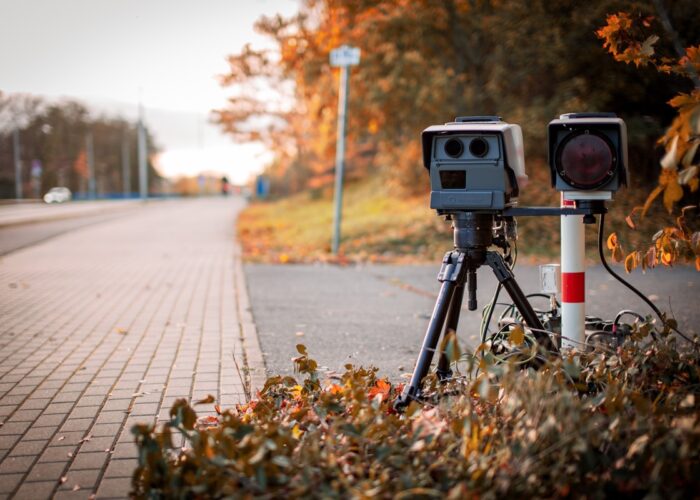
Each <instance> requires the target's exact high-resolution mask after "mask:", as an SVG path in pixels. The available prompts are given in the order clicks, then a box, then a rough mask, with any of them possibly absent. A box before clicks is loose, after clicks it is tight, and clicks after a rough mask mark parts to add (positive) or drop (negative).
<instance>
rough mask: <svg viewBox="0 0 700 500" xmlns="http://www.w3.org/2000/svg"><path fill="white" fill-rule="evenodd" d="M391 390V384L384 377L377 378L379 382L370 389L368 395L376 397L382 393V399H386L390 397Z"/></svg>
mask: <svg viewBox="0 0 700 500" xmlns="http://www.w3.org/2000/svg"><path fill="white" fill-rule="evenodd" d="M389 391H391V384H390V383H389V382H387V381H386V380H383V379H382V380H377V383H376V384H374V387H372V388H371V389H370V390H369V392H368V393H367V396H369V399H374V398H375V397H376V396H379V395H381V397H382V401H386V400H387V398H388V397H389Z"/></svg>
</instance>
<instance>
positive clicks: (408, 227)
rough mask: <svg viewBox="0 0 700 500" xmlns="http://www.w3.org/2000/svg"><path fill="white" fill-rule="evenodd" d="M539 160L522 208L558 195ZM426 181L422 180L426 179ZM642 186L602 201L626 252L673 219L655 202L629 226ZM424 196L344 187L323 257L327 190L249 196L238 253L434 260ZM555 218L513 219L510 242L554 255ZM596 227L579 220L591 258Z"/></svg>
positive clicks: (541, 257)
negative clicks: (335, 241)
mask: <svg viewBox="0 0 700 500" xmlns="http://www.w3.org/2000/svg"><path fill="white" fill-rule="evenodd" d="M547 172H548V171H547V169H546V167H545V166H544V165H540V166H539V168H536V169H534V172H533V174H532V175H531V177H530V184H529V185H528V186H527V187H526V188H525V189H524V190H523V193H522V195H521V197H520V199H519V203H520V204H521V205H522V206H556V205H557V204H558V202H559V193H557V192H555V191H554V190H553V189H551V188H550V186H549V178H548V173H547ZM426 182H427V179H426ZM648 191H649V189H647V188H644V187H639V186H637V187H635V188H631V189H625V190H622V191H621V192H619V193H618V194H617V195H616V197H615V200H614V201H613V202H611V203H609V204H608V205H609V215H608V216H607V217H606V221H607V225H606V234H609V233H611V232H613V231H614V232H617V233H618V235H619V237H620V240H621V241H622V245H623V249H624V250H625V251H627V252H630V251H632V250H634V249H635V248H642V247H643V246H644V245H646V246H649V245H650V244H651V236H652V235H653V234H654V233H655V232H656V231H658V230H659V229H661V228H662V227H663V226H665V225H671V226H673V225H675V217H673V216H669V215H668V214H666V213H665V212H664V211H663V208H662V207H661V204H660V203H659V204H657V206H655V207H654V208H653V209H652V210H651V211H650V214H649V215H648V216H647V217H646V218H645V219H644V220H637V221H636V222H637V226H638V230H637V231H632V230H631V229H630V228H629V227H628V226H627V224H626V223H625V217H626V216H627V215H628V214H629V213H630V211H631V210H632V207H634V206H638V205H641V204H642V203H643V202H644V199H645V195H646V193H647V192H648ZM428 200H429V195H428V193H427V192H426V194H424V195H420V196H410V197H406V196H400V195H397V194H396V193H393V192H392V191H391V190H389V189H388V188H387V187H386V186H385V185H384V184H383V183H382V182H381V181H380V180H379V179H369V180H365V181H362V182H356V183H354V184H350V185H348V186H347V187H346V190H345V196H344V203H343V205H344V208H343V224H342V240H341V248H340V250H341V252H340V256H339V257H335V256H333V255H331V253H330V249H331V235H332V227H333V198H332V193H331V192H330V191H329V192H326V193H321V192H317V191H309V192H303V193H300V194H297V195H294V196H290V197H288V198H283V199H280V200H273V201H267V202H258V201H256V202H253V203H252V204H251V205H250V206H248V207H247V208H246V209H245V210H244V211H243V213H242V214H241V217H240V219H239V223H238V232H239V238H240V240H241V242H242V245H243V250H244V258H245V259H246V260H247V261H249V262H250V261H252V262H277V263H287V262H315V261H330V262H340V263H343V262H353V261H378V262H436V261H439V260H441V258H442V256H443V254H444V252H446V251H447V250H450V249H451V248H452V231H451V228H450V225H449V224H448V223H446V222H445V221H444V220H442V218H440V217H437V216H436V214H435V212H434V211H433V210H431V209H430V208H429V201H428ZM559 226H560V221H559V217H520V218H519V219H518V233H519V239H518V247H519V250H520V255H521V257H524V258H525V261H528V260H529V261H536V262H541V261H545V260H552V259H555V260H556V259H558V257H559ZM596 235H597V226H595V225H592V226H587V228H586V240H587V251H588V253H587V255H588V258H589V260H590V261H591V262H598V256H597V250H596Z"/></svg>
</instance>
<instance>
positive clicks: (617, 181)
mask: <svg viewBox="0 0 700 500" xmlns="http://www.w3.org/2000/svg"><path fill="white" fill-rule="evenodd" d="M547 132H548V133H547V135H548V143H549V167H550V170H551V176H552V186H553V187H554V188H555V189H557V190H558V191H567V192H571V191H575V192H577V193H569V194H570V195H571V196H567V197H568V198H569V199H604V198H608V199H609V198H611V197H612V193H614V192H615V191H617V190H618V189H620V187H621V186H625V185H627V182H628V174H627V129H626V127H625V122H624V121H623V120H622V119H621V118H618V117H617V115H615V114H614V113H569V114H565V115H561V116H560V117H559V118H558V119H556V120H552V121H551V122H550V123H549V126H548V129H547Z"/></svg>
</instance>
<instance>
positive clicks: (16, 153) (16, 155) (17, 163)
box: [12, 127, 22, 200]
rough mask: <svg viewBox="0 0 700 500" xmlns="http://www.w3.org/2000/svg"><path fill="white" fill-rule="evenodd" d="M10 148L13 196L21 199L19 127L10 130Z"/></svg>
mask: <svg viewBox="0 0 700 500" xmlns="http://www.w3.org/2000/svg"><path fill="white" fill-rule="evenodd" d="M12 149H13V153H14V160H15V198H17V199H18V200H21V199H22V154H21V152H20V144H19V127H15V129H14V131H13V132H12Z"/></svg>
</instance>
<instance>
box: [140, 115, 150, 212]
mask: <svg viewBox="0 0 700 500" xmlns="http://www.w3.org/2000/svg"><path fill="white" fill-rule="evenodd" d="M138 154H139V193H140V196H141V199H142V200H145V199H146V198H148V164H147V159H148V142H147V140H146V127H144V125H143V108H142V107H141V104H139V137H138Z"/></svg>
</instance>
